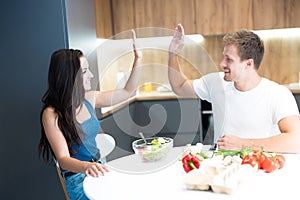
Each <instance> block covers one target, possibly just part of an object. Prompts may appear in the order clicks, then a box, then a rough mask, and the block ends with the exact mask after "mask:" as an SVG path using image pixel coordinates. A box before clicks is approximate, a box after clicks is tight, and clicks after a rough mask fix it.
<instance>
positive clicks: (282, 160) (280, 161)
mask: <svg viewBox="0 0 300 200" xmlns="http://www.w3.org/2000/svg"><path fill="white" fill-rule="evenodd" d="M275 160H276V161H277V163H278V165H279V167H278V169H281V168H283V166H284V163H285V157H284V156H283V155H277V156H275Z"/></svg>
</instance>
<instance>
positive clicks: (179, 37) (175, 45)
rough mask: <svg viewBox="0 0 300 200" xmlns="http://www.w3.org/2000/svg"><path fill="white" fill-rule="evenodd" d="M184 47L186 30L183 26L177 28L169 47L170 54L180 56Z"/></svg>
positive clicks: (179, 25)
mask: <svg viewBox="0 0 300 200" xmlns="http://www.w3.org/2000/svg"><path fill="white" fill-rule="evenodd" d="M183 46H184V29H183V26H182V25H181V24H178V25H177V26H176V28H175V31H174V35H173V39H172V41H171V43H170V45H169V53H173V54H179V53H180V52H181V50H182V49H183Z"/></svg>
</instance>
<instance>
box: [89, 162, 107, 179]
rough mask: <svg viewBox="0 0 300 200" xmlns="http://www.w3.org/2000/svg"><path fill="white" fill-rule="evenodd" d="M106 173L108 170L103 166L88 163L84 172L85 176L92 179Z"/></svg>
mask: <svg viewBox="0 0 300 200" xmlns="http://www.w3.org/2000/svg"><path fill="white" fill-rule="evenodd" d="M106 172H109V169H108V168H107V167H106V166H105V165H103V164H101V163H97V162H88V163H87V166H86V167H85V170H84V173H85V174H86V175H87V176H92V177H99V176H100V175H102V176H103V175H104V174H105V173H106Z"/></svg>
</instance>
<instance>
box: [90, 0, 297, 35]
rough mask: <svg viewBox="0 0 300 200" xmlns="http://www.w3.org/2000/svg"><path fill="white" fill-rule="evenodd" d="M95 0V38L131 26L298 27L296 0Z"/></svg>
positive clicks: (218, 30)
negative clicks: (178, 24) (179, 24)
mask: <svg viewBox="0 0 300 200" xmlns="http://www.w3.org/2000/svg"><path fill="white" fill-rule="evenodd" d="M94 1H95V13H96V22H97V27H96V28H97V37H107V36H108V34H110V33H112V35H116V34H118V33H121V32H123V31H128V30H130V29H131V28H145V27H159V28H164V29H171V30H173V29H174V27H175V26H176V24H177V23H182V24H183V25H184V27H185V33H186V34H196V33H201V34H204V35H211V34H212V35H214V34H224V33H228V32H231V31H234V30H236V29H241V28H246V29H252V30H262V29H279V28H290V27H299V26H300V13H299V12H298V11H299V9H300V1H299V0H243V1H240V0H230V1H228V0H151V1H149V0H111V1H110V0H94ZM104 8H105V10H107V11H105V10H104ZM103 31H106V33H104V32H103ZM112 35H111V36H112Z"/></svg>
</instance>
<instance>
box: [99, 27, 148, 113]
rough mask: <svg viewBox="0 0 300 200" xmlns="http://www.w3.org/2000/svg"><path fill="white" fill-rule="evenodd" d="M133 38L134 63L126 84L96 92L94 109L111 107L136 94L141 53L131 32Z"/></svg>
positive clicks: (133, 32)
mask: <svg viewBox="0 0 300 200" xmlns="http://www.w3.org/2000/svg"><path fill="white" fill-rule="evenodd" d="M132 38H133V50H134V61H133V66H132V71H131V74H130V76H129V78H128V81H127V83H126V84H125V86H124V88H122V89H116V90H109V91H103V92H100V91H97V92H96V104H95V107H96V108H101V107H106V106H112V105H115V104H118V103H120V102H122V101H124V100H126V99H128V98H130V97H132V96H134V95H135V94H136V90H137V88H138V84H139V77H140V74H141V67H140V66H141V65H142V57H143V55H142V51H141V50H140V49H138V47H137V42H136V34H135V31H134V30H132Z"/></svg>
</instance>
